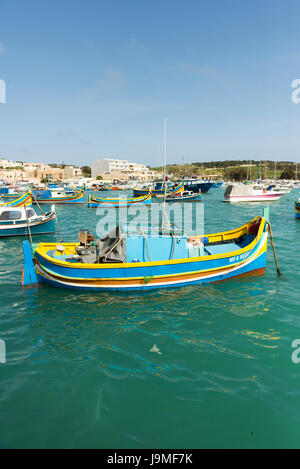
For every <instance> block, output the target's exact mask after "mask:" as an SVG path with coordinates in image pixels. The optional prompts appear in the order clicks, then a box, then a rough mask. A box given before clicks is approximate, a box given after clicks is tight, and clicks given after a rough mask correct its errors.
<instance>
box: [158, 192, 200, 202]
mask: <svg viewBox="0 0 300 469" xmlns="http://www.w3.org/2000/svg"><path fill="white" fill-rule="evenodd" d="M193 201H197V202H199V201H201V193H200V194H197V193H196V192H192V191H183V192H181V194H179V195H168V196H167V197H166V202H193Z"/></svg>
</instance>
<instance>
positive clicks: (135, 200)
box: [88, 192, 151, 208]
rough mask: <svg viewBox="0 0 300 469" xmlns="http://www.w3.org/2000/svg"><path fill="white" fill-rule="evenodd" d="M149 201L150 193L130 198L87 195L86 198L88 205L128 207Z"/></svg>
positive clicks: (148, 202)
mask: <svg viewBox="0 0 300 469" xmlns="http://www.w3.org/2000/svg"><path fill="white" fill-rule="evenodd" d="M150 203H151V194H150V193H149V192H148V194H146V195H144V196H141V197H132V198H121V197H120V198H108V197H94V196H91V195H90V196H89V198H88V207H99V206H101V207H115V208H121V207H130V206H131V205H139V204H150Z"/></svg>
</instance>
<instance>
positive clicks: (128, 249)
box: [22, 209, 269, 291]
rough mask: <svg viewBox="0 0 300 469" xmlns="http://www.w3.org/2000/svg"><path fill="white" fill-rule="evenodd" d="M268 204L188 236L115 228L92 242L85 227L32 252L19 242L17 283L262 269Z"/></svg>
mask: <svg viewBox="0 0 300 469" xmlns="http://www.w3.org/2000/svg"><path fill="white" fill-rule="evenodd" d="M268 228H269V223H268V209H266V211H265V213H264V216H263V217H262V216H258V217H256V218H254V219H253V220H251V221H250V222H249V223H246V224H245V225H243V226H241V227H240V228H236V229H233V230H231V231H225V232H221V233H214V234H209V235H206V236H204V237H203V236H192V237H188V236H186V235H184V234H182V233H181V234H177V233H176V232H175V231H174V230H171V231H170V229H169V230H168V231H164V232H159V233H158V234H157V235H153V234H152V235H151V234H150V235H149V234H146V233H145V231H143V230H141V229H139V228H137V229H136V230H135V232H131V233H130V232H129V231H127V233H125V232H122V230H121V229H120V227H117V228H116V229H115V230H114V231H113V232H111V233H109V235H107V236H106V237H105V238H102V239H99V240H97V241H96V242H93V240H94V238H93V236H92V235H90V234H89V232H88V230H86V231H81V232H80V233H79V237H78V239H79V241H80V242H73V243H62V244H60V245H58V244H57V243H48V242H43V243H39V244H38V245H37V246H35V247H34V251H33V253H32V251H31V248H30V244H29V242H28V241H25V242H23V251H24V270H23V278H22V284H23V285H30V284H34V283H48V284H49V285H52V286H55V287H61V288H71V289H77V290H82V291H85V290H87V291H97V290H110V291H114V290H115V291H132V290H151V289H158V288H171V287H182V286H185V285H195V284H205V283H209V282H217V281H221V280H226V279H230V278H233V277H237V276H241V275H246V274H251V275H254V274H262V273H264V272H265V267H266V253H267V239H268Z"/></svg>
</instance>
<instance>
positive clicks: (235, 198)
mask: <svg viewBox="0 0 300 469" xmlns="http://www.w3.org/2000/svg"><path fill="white" fill-rule="evenodd" d="M283 194H284V192H280V191H277V190H276V191H275V190H272V189H269V190H268V189H264V188H263V187H262V186H260V185H250V184H249V185H247V184H236V185H233V184H232V185H231V184H230V185H229V186H228V187H227V189H226V191H225V194H224V202H266V201H267V202H271V201H275V200H278V199H280V197H281V196H282V195H283Z"/></svg>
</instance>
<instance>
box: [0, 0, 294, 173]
mask: <svg viewBox="0 0 300 469" xmlns="http://www.w3.org/2000/svg"><path fill="white" fill-rule="evenodd" d="M299 17H300V2H299V1H293V0H291V1H286V2H284V1H283V0H280V1H278V0H272V1H271V0H260V1H258V0H252V1H246V0H245V1H243V0H209V1H208V0H207V1H201V0H197V1H194V0H184V1H183V0H182V1H178V0H151V1H150V0H139V1H135V0H108V1H102V0H51V1H50V0H26V1H24V0H0V79H3V80H5V82H6V86H7V96H6V104H0V156H4V157H7V158H9V159H13V160H24V161H43V162H46V163H49V162H58V163H60V162H62V161H64V162H65V163H68V164H71V163H74V164H77V165H80V166H81V165H86V164H87V165H89V164H91V162H92V160H94V159H97V158H104V157H115V158H121V159H129V160H130V161H133V162H143V163H145V164H149V165H152V166H156V165H160V164H161V163H162V149H163V117H164V116H166V117H167V136H168V137H167V148H168V151H167V158H168V162H169V163H176V162H177V163H181V162H182V161H183V159H184V162H185V163H189V162H193V161H210V160H221V159H248V158H249V157H250V156H251V157H252V158H254V159H258V160H259V159H276V160H292V161H298V162H300V104H294V103H292V101H291V93H292V88H291V82H292V80H294V79H296V78H300V45H299V44H300V28H299Z"/></svg>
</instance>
